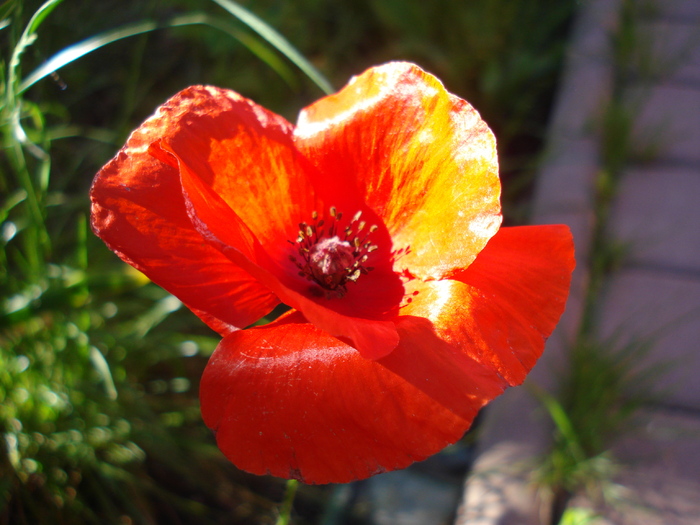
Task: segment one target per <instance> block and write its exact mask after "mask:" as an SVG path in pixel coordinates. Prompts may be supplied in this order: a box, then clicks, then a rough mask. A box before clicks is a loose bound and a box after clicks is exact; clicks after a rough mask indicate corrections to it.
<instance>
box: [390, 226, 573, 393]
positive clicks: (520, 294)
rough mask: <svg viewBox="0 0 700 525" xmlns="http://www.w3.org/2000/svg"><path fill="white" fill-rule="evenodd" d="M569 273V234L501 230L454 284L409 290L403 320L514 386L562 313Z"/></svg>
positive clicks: (550, 229)
mask: <svg viewBox="0 0 700 525" xmlns="http://www.w3.org/2000/svg"><path fill="white" fill-rule="evenodd" d="M573 268H574V250H573V240H572V237H571V232H570V231H569V228H568V227H566V226H563V225H549V226H523V227H515V228H501V229H500V230H499V231H498V233H497V234H496V235H495V236H494V237H493V238H492V239H491V240H490V241H489V243H488V244H487V245H486V247H485V248H484V249H483V250H482V252H481V253H480V254H479V256H478V257H477V258H476V260H475V261H474V263H473V264H472V265H471V266H470V267H469V268H467V269H466V270H465V271H463V272H461V273H460V274H458V275H456V276H455V278H456V279H457V280H444V281H432V282H420V281H412V282H411V283H409V284H408V285H407V292H408V293H409V294H415V295H412V299H413V300H412V301H411V302H410V303H409V304H408V305H407V306H406V307H405V308H403V309H402V314H403V315H411V316H420V317H424V318H426V319H429V320H430V321H431V322H432V324H433V326H434V328H435V330H436V332H437V334H438V335H439V337H440V338H442V339H444V340H445V341H448V342H450V344H451V345H453V346H455V347H457V348H460V349H462V350H463V351H465V352H466V353H467V354H468V355H469V356H470V357H471V358H473V359H474V360H475V361H477V362H479V363H480V364H482V365H483V366H484V367H486V368H489V369H490V370H492V371H494V372H495V373H496V374H497V375H498V376H499V377H502V378H503V379H505V380H506V381H507V382H508V384H509V385H511V386H514V385H518V384H520V383H522V382H523V381H524V380H525V376H526V375H527V373H528V372H529V371H530V369H532V367H533V366H534V365H535V362H536V361H537V359H538V358H539V357H540V355H541V354H542V350H543V349H544V343H545V340H546V339H547V337H549V335H550V334H551V333H552V331H553V330H554V327H555V325H556V323H557V321H558V320H559V317H560V316H561V314H562V312H563V311H564V307H565V305H566V299H567V297H568V294H569V284H570V280H571V272H572V271H573Z"/></svg>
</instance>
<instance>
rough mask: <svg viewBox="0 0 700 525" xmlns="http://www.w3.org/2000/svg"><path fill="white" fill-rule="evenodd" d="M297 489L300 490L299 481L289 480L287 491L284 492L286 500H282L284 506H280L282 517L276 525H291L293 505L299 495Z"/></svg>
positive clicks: (280, 516)
mask: <svg viewBox="0 0 700 525" xmlns="http://www.w3.org/2000/svg"><path fill="white" fill-rule="evenodd" d="M297 488H299V482H298V481H297V480H295V479H290V480H287V489H286V490H285V492H284V500H282V505H281V506H280V515H279V517H278V518H277V523H276V524H275V525H289V519H290V516H291V514H292V505H293V504H294V497H295V496H296V494H297Z"/></svg>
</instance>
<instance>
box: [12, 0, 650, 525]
mask: <svg viewBox="0 0 700 525" xmlns="http://www.w3.org/2000/svg"><path fill="white" fill-rule="evenodd" d="M577 4H578V3H577V2H576V1H575V0H471V1H454V0H434V1H432V2H426V1H424V0H334V1H330V0H291V1H282V0H256V1H254V2H252V1H247V2H243V1H241V2H240V5H241V6H243V7H245V8H246V9H248V10H249V11H248V12H249V13H251V14H253V15H254V16H255V17H256V20H260V21H264V22H265V23H266V24H269V25H270V26H271V27H273V28H274V29H275V30H276V31H278V32H279V33H280V34H281V35H283V36H284V38H285V39H286V40H287V41H288V44H289V46H290V47H286V44H285V45H282V46H281V47H282V51H284V50H289V49H292V48H295V49H296V50H298V52H299V53H300V54H301V56H303V57H305V58H306V59H307V60H308V61H309V64H310V65H311V66H312V67H313V68H314V69H315V70H316V71H318V72H320V74H321V75H322V76H323V77H325V78H326V79H327V80H328V81H329V82H330V85H331V86H332V87H333V88H334V89H338V88H340V87H342V86H343V85H344V84H345V83H346V82H347V80H348V79H349V78H350V76H352V75H354V74H359V73H360V72H362V71H363V70H364V69H366V68H367V67H369V66H372V65H376V64H379V63H383V62H386V61H389V60H397V59H398V60H408V61H412V62H415V63H417V64H419V65H420V66H421V67H423V68H424V69H426V70H427V71H429V72H431V73H433V74H435V75H436V76H437V77H438V78H440V79H441V80H442V81H443V82H444V84H445V85H446V87H447V89H448V90H449V91H451V92H453V93H455V94H457V95H459V96H460V97H462V98H465V99H466V100H468V101H469V102H470V103H471V104H472V105H474V106H475V107H476V108H477V110H478V111H479V112H480V113H481V115H482V117H483V118H484V119H485V120H486V122H487V123H488V124H489V125H490V127H491V128H492V129H493V130H494V132H495V134H496V136H497V138H498V147H499V156H500V163H501V175H502V180H503V190H504V194H503V206H504V215H505V220H506V224H508V225H515V224H524V223H526V222H528V220H529V217H530V212H531V209H532V205H533V187H534V186H533V185H534V182H535V174H536V173H537V169H538V166H539V165H540V161H541V160H542V158H543V156H544V151H545V149H544V146H545V137H546V130H547V126H548V122H549V117H550V112H551V109H552V106H553V103H554V100H555V96H556V94H557V92H558V89H559V82H560V79H561V75H562V64H563V59H564V56H565V51H566V49H567V45H568V42H569V34H570V29H571V25H572V20H573V17H574V14H575V12H576V8H577V7H578V5H577ZM622 4H632V2H622ZM226 5H228V6H229V7H230V6H231V4H227V2H226V1H222V2H216V1H205V0H140V1H136V0H132V1H129V0H119V1H117V0H101V1H100V2H89V1H78V0H63V1H53V2H47V4H44V10H43V11H42V12H41V14H40V15H39V16H36V17H34V18H33V19H32V17H33V16H34V15H35V13H37V11H38V10H39V9H40V8H41V7H42V3H41V2H39V1H30V0H24V1H23V0H6V1H5V2H4V3H2V4H1V5H0V28H1V29H0V42H1V44H0V45H1V48H0V49H1V51H2V55H1V57H0V60H1V62H0V66H1V67H0V71H1V72H2V77H1V78H0V80H1V81H2V86H0V127H1V129H2V141H3V142H2V148H3V149H2V155H0V247H1V248H2V249H1V250H0V301H1V302H0V401H1V403H2V404H1V405H0V432H2V434H3V440H1V441H0V524H13V525H14V524H22V525H24V524H36V523H42V524H44V523H46V524H53V523H56V524H59V523H60V524H83V523H85V524H92V523H95V524H112V523H114V524H120V525H128V524H132V523H135V524H141V523H143V524H152V523H153V524H155V523H173V524H178V523H182V524H188V523H197V524H267V523H270V524H272V523H275V522H277V521H278V518H279V512H280V511H279V506H280V502H281V501H282V499H283V494H284V490H285V484H284V482H283V481H281V480H276V479H271V478H264V477H256V476H250V475H247V474H245V473H242V472H240V471H237V470H236V469H235V467H233V466H232V465H231V464H229V463H228V461H226V460H225V459H224V458H223V457H222V455H221V454H220V453H219V451H218V449H217V448H216V446H215V444H214V440H213V437H212V435H211V434H210V432H209V431H208V430H207V429H206V428H205V426H204V425H203V423H202V422H201V419H200V414H199V407H198V399H197V392H198V381H199V377H200V375H201V372H202V370H203V368H204V366H205V364H206V361H207V358H208V356H209V355H210V354H211V352H212V351H213V350H214V348H215V346H216V344H217V342H218V339H219V337H218V336H217V335H216V334H214V333H213V332H211V331H210V330H209V329H208V328H206V327H205V326H204V325H203V323H202V322H201V321H199V320H198V319H197V318H196V317H194V315H193V314H191V313H190V312H189V311H188V310H187V309H186V308H184V307H182V306H181V304H180V302H179V301H178V300H177V299H175V298H174V297H172V296H170V295H168V294H167V293H165V292H164V291H163V290H161V289H160V288H158V287H157V286H155V285H153V284H152V283H150V282H148V280H147V279H145V278H144V277H143V276H142V275H140V274H138V273H137V272H135V271H134V270H132V269H131V268H130V267H128V266H127V265H125V264H123V263H122V262H121V261H119V260H118V259H117V257H116V256H115V255H114V254H112V253H111V252H110V251H108V250H107V248H106V247H105V246H104V245H103V244H102V242H101V241H99V239H97V238H96V237H95V236H94V235H93V234H92V233H91V231H90V228H89V224H88V221H89V200H88V189H89V186H90V183H91V181H92V177H93V176H94V174H95V173H96V172H97V171H98V170H99V168H100V167H101V166H102V165H103V164H105V163H106V162H107V161H108V160H109V159H110V158H111V157H112V156H113V155H114V154H115V153H116V151H117V150H118V149H119V148H120V147H121V145H122V144H123V143H124V142H125V140H126V138H127V136H128V134H129V133H130V131H131V130H133V129H134V128H135V127H136V126H138V125H139V124H140V123H141V122H142V121H143V120H144V119H146V118H147V117H148V116H149V115H150V114H151V113H153V111H154V110H155V108H156V107H158V106H159V105H160V104H161V103H163V102H164V101H165V100H166V99H167V98H168V97H170V96H171V95H173V94H174V93H176V92H177V91H179V90H181V89H183V88H185V87H187V86H189V85H192V84H213V85H217V86H221V87H227V88H231V89H234V90H236V91H238V92H239V93H241V94H243V95H244V96H246V97H249V98H251V99H253V100H255V101H256V102H258V103H260V104H261V105H263V106H265V107H267V108H269V109H271V110H273V111H275V112H277V113H280V114H281V115H283V116H285V117H286V118H287V119H289V120H290V121H291V122H294V121H295V120H296V115H297V113H298V111H299V109H300V108H302V107H304V106H305V105H307V104H309V103H311V102H313V101H314V100H316V99H317V98H319V97H321V96H323V94H324V92H323V90H322V88H321V87H319V86H318V85H317V83H315V82H314V81H313V80H312V79H311V78H309V76H308V74H306V73H304V72H302V70H301V69H300V68H299V67H297V66H298V64H295V63H294V62H293V61H291V60H289V58H288V57H287V56H285V54H284V53H283V52H280V50H279V49H277V48H276V46H275V45H274V44H275V42H274V41H272V42H271V37H270V34H271V33H267V34H263V35H262V36H261V35H260V34H259V33H258V32H256V31H254V30H253V29H251V27H250V23H246V21H245V20H241V18H240V16H235V14H236V12H237V11H235V10H232V9H227V8H226ZM30 20H32V22H31V23H30ZM28 24H29V25H28ZM27 28H28V31H25V30H27ZM136 33H138V34H136ZM131 34H133V36H127V35H131ZM620 35H622V36H621V37H620V38H619V39H618V41H615V42H613V44H614V46H615V50H616V52H617V53H618V54H619V56H618V55H616V57H617V58H618V59H619V60H621V61H622V60H627V59H628V58H629V57H628V56H626V55H625V53H629V49H628V48H629V45H630V41H629V39H630V38H631V37H629V35H628V37H624V34H622V33H620ZM120 36H124V38H122V39H119V38H118V37H120ZM625 38H627V40H625ZM86 39H88V41H89V42H90V43H91V46H92V48H94V51H92V52H91V53H89V54H85V56H80V57H78V56H77V55H78V54H80V53H79V52H80V51H81V50H83V51H84V48H80V47H74V44H76V43H77V42H81V41H84V40H86ZM272 40H274V39H272ZM633 43H634V42H633ZM277 47H280V46H277ZM61 52H64V53H67V54H65V55H63V56H64V57H67V58H66V60H65V61H64V62H65V64H66V65H65V67H62V68H61V69H60V70H59V71H57V74H51V75H47V76H44V77H43V78H41V79H39V80H37V81H36V82H33V81H32V82H31V83H30V82H28V81H27V79H32V72H34V71H35V70H37V69H39V68H42V67H43V66H46V64H51V63H52V62H51V61H52V59H53V58H54V57H55V56H56V55H57V54H58V53H61ZM71 53H72V54H71ZM74 55H75V57H74V58H71V57H73V56H74ZM308 71H311V70H309V69H307V72H308ZM47 72H48V71H47ZM623 80H626V77H625V78H624V79H623ZM611 108H612V109H610V113H605V115H607V116H608V117H609V122H608V121H605V122H607V125H608V127H609V128H605V129H609V131H610V137H611V138H610V139H609V140H608V142H607V143H606V144H608V149H609V150H610V151H609V152H608V153H609V154H610V158H608V159H607V161H608V162H609V166H611V170H612V172H614V171H615V170H616V169H618V168H616V166H615V162H618V160H616V158H615V153H616V152H620V151H621V148H623V147H624V144H622V145H620V144H617V143H615V142H614V139H615V138H616V137H625V136H627V135H625V128H624V126H625V125H626V122H627V121H626V120H625V118H626V116H625V115H624V114H622V115H620V114H616V113H615V112H616V111H618V112H619V111H620V107H619V106H611ZM616 126H617V128H616ZM599 182H600V184H602V185H603V186H602V190H601V192H602V193H601V194H602V195H603V197H605V195H606V193H605V190H606V189H608V187H607V186H605V184H606V183H607V182H606V179H605V178H601V179H600V180H599ZM608 182H609V181H608ZM613 193H614V192H613ZM599 205H600V206H599V208H597V209H598V210H599V211H601V213H603V214H605V213H607V212H606V209H605V206H606V203H605V200H604V199H603V200H602V201H600V202H599ZM603 218H605V217H603ZM603 226H604V223H603ZM598 248H599V249H598V252H599V253H603V255H604V257H601V258H600V261H601V262H600V264H599V266H600V268H598V270H599V273H595V274H594V285H596V286H599V284H596V283H597V281H595V279H603V277H604V275H605V273H606V272H607V271H608V270H609V269H610V268H611V267H613V266H614V265H615V263H616V262H617V261H618V259H615V258H614V256H615V255H616V254H615V253H612V254H610V253H608V251H609V250H608V249H609V248H610V247H609V246H607V245H606V246H603V247H598ZM601 250H602V251H601ZM605 250H608V251H605ZM618 255H619V254H618ZM594 291H595V290H594ZM584 302H585V301H584ZM584 324H585V323H584ZM584 330H590V327H588V328H586V327H585V326H584ZM588 335H590V334H588ZM589 339H590V338H589ZM582 341H584V342H585V343H586V344H589V346H590V345H592V344H593V343H591V342H590V341H589V340H588V339H585V338H584V339H582ZM582 344H583V343H582ZM589 354H590V352H588V353H586V355H589ZM597 366H598V365H592V367H593V371H592V372H591V373H593V374H596V373H597V372H598V371H599V370H600V369H601V368H600V367H597ZM601 366H607V365H601ZM610 366H613V367H614V366H616V365H615V364H614V363H613V364H612V365H610ZM575 380H576V381H581V380H583V381H584V382H585V381H586V379H585V378H584V379H581V378H575ZM572 384H573V382H572ZM618 386H619V385H617V386H615V388H618ZM620 388H621V387H620ZM572 395H573V394H570V393H565V396H564V397H563V398H562V400H561V401H560V402H556V401H554V400H549V399H547V400H546V403H545V406H546V407H547V409H548V410H550V411H551V412H552V413H554V414H558V412H557V411H558V410H559V408H562V407H563V408H564V409H566V406H567V403H569V406H572V407H573V409H572V410H573V412H571V413H572V414H573V415H574V416H575V415H576V413H577V412H576V411H579V412H580V411H582V410H583V411H584V412H586V411H589V410H590V407H591V405H592V404H595V402H596V400H597V399H599V398H593V397H589V398H588V402H589V404H588V405H586V404H585V403H584V404H580V403H579V404H576V402H574V401H570V400H568V401H567V397H566V396H569V397H571V396H572ZM574 397H575V396H574ZM634 401H635V402H636V403H638V402H642V401H645V399H643V398H642V397H636V398H634ZM557 403H559V404H557ZM631 409H632V407H630V410H631ZM625 410H626V409H625ZM586 413H588V412H586ZM606 418H607V415H606V414H601V415H600V421H599V424H603V421H606ZM574 423H576V422H575V421H574ZM564 427H566V424H564ZM558 428H559V429H560V430H561V428H562V427H561V426H559V427H558ZM588 432H589V433H590V434H592V436H593V437H591V438H590V439H591V441H593V442H594V443H593V444H591V449H590V450H588V449H586V450H585V451H584V452H583V453H584V459H585V458H587V457H589V456H591V457H594V456H597V455H598V454H599V453H600V452H601V451H602V450H604V449H605V444H603V443H597V442H595V441H596V439H598V438H599V437H600V435H601V434H600V433H598V432H596V431H590V428H589V430H588ZM613 433H614V432H613ZM562 435H563V436H564V437H563V438H561V439H560V442H563V443H564V444H563V445H560V446H559V449H557V450H555V453H554V455H552V456H551V458H550V459H551V461H550V464H548V465H549V466H548V468H549V467H551V468H549V470H546V469H545V471H544V474H543V477H542V479H543V480H544V481H543V482H546V483H549V484H551V485H552V486H554V487H559V488H561V487H564V486H565V487H567V488H566V490H565V491H564V492H567V491H568V490H569V488H570V487H569V485H567V483H569V482H570V481H571V480H570V478H567V479H563V478H562V476H564V477H565V476H566V475H567V472H568V471H567V469H570V468H572V467H571V461H570V459H571V458H570V457H569V455H570V454H569V453H570V441H569V442H567V441H566V437H567V436H566V432H564V433H563V434H562ZM562 440H563V441H562ZM471 441H472V438H470V437H467V438H465V441H464V443H462V444H461V445H460V446H461V447H462V449H460V450H458V452H460V451H461V452H464V450H467V451H468V450H469V449H470V446H471ZM458 448H459V447H458ZM453 452H454V451H453ZM557 454H558V455H557ZM567 454H569V455H567ZM467 455H468V453H467ZM574 455H575V454H574ZM562 458H563V459H562ZM567 461H569V463H567ZM572 461H574V463H575V462H577V461H578V462H579V463H580V462H581V458H578V459H577V458H574V460H572ZM557 462H558V463H557ZM562 462H563V463H562ZM468 463H469V460H468V458H467V459H466V460H462V461H460V462H458V466H457V467H455V466H454V463H451V462H450V460H449V459H448V460H446V461H445V462H444V463H441V464H440V463H439V464H438V465H439V466H438V467H436V468H437V469H440V468H442V469H443V470H442V471H441V472H442V474H443V475H448V476H455V479H457V481H456V483H457V484H460V483H461V479H462V477H463V475H464V473H465V469H466V468H467V467H468ZM545 463H546V462H545ZM440 465H442V466H440ZM445 465H447V467H445ZM450 469H452V470H450ZM575 475H578V473H575ZM555 491H556V490H555ZM356 495H357V491H356V490H355V489H352V490H350V491H349V492H348V491H344V489H343V488H342V487H341V488H339V487H310V486H302V487H300V489H299V493H298V495H297V499H296V502H295V507H294V513H293V520H294V523H299V524H316V523H318V524H324V525H333V524H355V523H369V522H370V521H368V520H369V518H368V517H367V516H368V513H369V512H370V511H369V510H368V509H367V508H366V507H367V505H366V502H363V500H362V499H361V498H358V497H356Z"/></svg>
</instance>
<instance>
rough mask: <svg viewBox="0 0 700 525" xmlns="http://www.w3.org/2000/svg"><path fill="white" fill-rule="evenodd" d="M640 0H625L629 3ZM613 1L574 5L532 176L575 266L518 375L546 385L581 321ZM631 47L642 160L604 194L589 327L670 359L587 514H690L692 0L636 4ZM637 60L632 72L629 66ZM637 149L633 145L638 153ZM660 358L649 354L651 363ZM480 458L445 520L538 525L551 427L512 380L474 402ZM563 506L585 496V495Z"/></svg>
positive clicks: (699, 394) (697, 113)
mask: <svg viewBox="0 0 700 525" xmlns="http://www.w3.org/2000/svg"><path fill="white" fill-rule="evenodd" d="M642 1H643V0H638V2H639V5H641V2H642ZM621 4H622V0H589V1H587V2H583V3H582V11H581V14H580V16H579V19H578V22H577V25H576V28H575V31H574V38H573V44H572V49H571V52H570V54H569V57H568V66H567V70H566V75H565V78H564V82H563V85H562V91H561V94H560V97H559V101H558V104H557V110H556V112H555V116H554V121H553V124H552V127H551V136H550V154H549V155H548V157H547V161H546V163H545V165H544V167H543V169H542V172H541V176H540V178H539V180H538V182H539V188H538V192H537V196H536V206H535V222H538V223H566V224H569V225H570V227H571V229H572V231H573V232H574V236H575V239H576V244H577V259H578V261H579V267H578V268H577V271H576V273H575V274H574V284H573V288H572V294H571V298H570V301H569V304H568V307H567V311H566V313H565V315H564V318H563V319H562V323H561V325H560V327H559V328H558V329H557V331H556V332H555V334H554V335H553V336H552V338H551V339H550V341H549V343H548V347H547V350H546V352H545V357H544V358H543V359H542V361H541V362H540V364H538V366H537V367H536V369H535V371H534V372H533V374H532V376H531V380H532V381H533V382H536V383H538V384H539V385H541V386H543V387H545V388H547V389H551V390H553V389H554V387H555V386H556V379H557V378H556V372H555V371H556V370H558V369H561V367H562V366H564V363H565V361H566V353H567V348H568V343H569V342H570V341H571V340H572V339H573V337H574V334H575V333H576V330H577V328H578V325H579V323H580V319H581V307H582V299H583V296H584V293H585V290H586V285H587V274H586V271H585V268H586V259H587V257H588V252H589V244H590V238H591V227H592V221H593V215H592V210H591V198H592V195H593V191H594V186H593V182H594V178H595V177H596V175H597V173H598V171H599V168H600V165H599V158H600V148H599V145H600V137H599V136H598V133H597V131H596V126H595V122H596V118H597V117H599V116H600V114H601V110H602V109H603V107H604V106H605V103H606V101H607V100H608V99H609V97H610V94H611V90H612V82H613V75H612V74H613V70H612V66H611V56H610V48H609V42H610V40H609V37H610V35H611V34H613V33H614V32H615V30H616V28H617V27H618V26H619V13H620V6H621ZM645 5H646V6H647V7H646V8H645V9H644V15H643V16H642V17H641V18H639V19H638V20H637V24H638V25H637V28H638V30H639V33H638V34H639V35H641V38H640V40H639V41H638V43H637V45H638V46H650V47H649V51H650V53H649V54H648V55H647V57H650V58H651V59H652V60H651V61H650V62H649V61H647V62H642V63H640V66H642V67H646V66H645V64H651V67H652V71H653V72H654V73H655V76H654V80H653V82H652V83H651V85H648V84H647V85H643V84H641V83H640V84H639V85H638V86H636V89H633V90H631V91H629V92H627V94H626V96H627V97H628V99H627V100H628V101H629V102H632V101H633V98H634V101H641V105H640V106H639V108H640V109H639V111H638V113H637V114H636V115H635V119H634V132H633V144H634V145H635V146H636V147H637V148H638V149H640V151H641V152H646V153H652V152H651V150H650V149H649V148H647V147H646V146H650V145H651V146H653V147H654V148H653V149H654V150H655V151H654V152H653V153H654V155H653V160H652V161H651V162H648V161H647V162H645V163H643V164H642V163H639V162H637V163H634V164H633V163H630V164H629V165H628V166H627V167H626V169H625V171H624V177H623V178H622V181H621V183H620V190H619V193H618V195H617V197H616V198H615V200H614V202H613V208H612V216H611V221H610V222H611V226H612V227H611V228H610V231H609V235H610V238H611V239H614V240H617V241H619V242H620V243H624V245H626V246H629V247H630V253H629V257H628V258H627V259H626V262H625V263H624V265H623V266H622V267H621V268H620V269H619V270H618V271H617V272H616V273H615V274H614V275H613V277H612V279H611V280H610V282H609V283H608V285H607V286H606V287H605V289H604V293H603V296H602V297H601V300H600V304H599V308H598V312H599V319H600V322H599V327H600V331H601V335H602V336H604V337H605V336H613V335H615V336H620V337H621V342H624V340H625V339H627V340H633V339H641V340H647V341H651V342H653V350H652V351H651V352H650V354H649V356H648V358H647V359H648V360H647V362H646V363H645V364H647V365H649V364H652V366H653V365H654V364H656V363H658V364H659V365H666V364H669V363H671V368H670V370H669V371H668V372H667V373H665V374H664V375H663V376H662V378H661V380H660V382H659V384H658V385H659V387H660V388H661V389H663V390H665V392H666V394H665V397H664V400H665V402H664V403H663V405H662V406H658V407H655V408H654V409H653V410H650V411H649V412H647V413H645V414H644V415H643V416H644V418H645V419H644V422H645V425H644V426H643V427H642V429H641V430H639V431H637V432H635V433H634V434H632V435H631V436H630V437H628V438H626V439H625V440H624V441H623V442H621V443H618V444H617V445H616V447H615V449H614V452H615V454H616V456H617V457H618V458H619V459H620V460H622V461H623V463H624V465H625V468H624V470H623V471H622V472H620V473H618V474H617V475H616V476H615V477H614V481H615V482H616V485H615V486H614V488H615V491H614V492H615V498H613V500H611V501H610V502H609V503H608V505H607V506H606V507H604V508H597V509H596V511H597V512H598V513H599V515H600V517H599V518H598V519H597V520H596V521H594V522H593V523H594V524H595V525H604V524H606V525H607V524H614V525H628V524H630V525H631V524H635V525H636V524H644V525H662V524H663V525H691V524H695V525H697V524H698V523H700V0H655V1H654V2H646V3H645ZM638 72H640V73H641V72H642V71H638ZM642 150H643V151H642ZM659 369H661V366H660V367H659ZM480 443H481V450H480V456H479V459H478V461H477V465H476V468H475V471H474V472H473V473H472V475H471V476H470V478H469V479H468V482H467V484H466V489H465V497H464V502H463V505H462V508H461V509H460V513H459V517H458V519H457V523H458V524H459V525H467V524H468V525H510V524H513V525H527V524H540V523H545V524H547V519H548V518H547V516H548V513H549V509H550V507H551V504H550V502H549V501H548V500H547V498H546V497H540V496H541V494H538V493H537V492H536V491H535V490H534V488H533V486H532V484H531V477H530V473H531V468H532V465H533V464H534V458H535V457H536V456H537V455H538V454H542V453H543V452H545V451H546V450H547V448H548V446H549V445H550V444H551V426H550V425H548V423H547V418H546V416H544V414H543V413H542V410H541V408H539V407H538V406H537V404H536V403H535V402H534V401H533V400H532V398H531V397H529V394H528V393H527V391H526V390H525V389H523V388H519V389H511V390H510V391H508V392H507V393H506V394H505V395H504V396H502V397H501V398H500V399H499V400H497V402H496V403H494V404H493V405H492V407H491V408H490V409H489V411H488V412H487V413H486V421H485V424H484V431H483V434H482V439H481V441H480ZM570 506H579V507H592V504H591V502H589V501H588V500H587V499H586V497H585V496H583V495H580V496H578V497H577V498H575V499H574V500H573V501H572V502H571V503H570Z"/></svg>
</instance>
